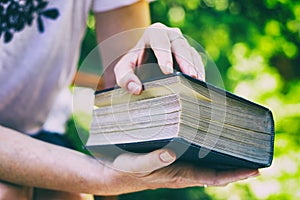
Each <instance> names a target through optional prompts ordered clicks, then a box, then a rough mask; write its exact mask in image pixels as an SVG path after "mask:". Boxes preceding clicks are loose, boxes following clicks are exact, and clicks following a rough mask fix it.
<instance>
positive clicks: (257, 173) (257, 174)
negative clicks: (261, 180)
mask: <svg viewBox="0 0 300 200" xmlns="http://www.w3.org/2000/svg"><path fill="white" fill-rule="evenodd" d="M259 175H260V173H259V171H257V172H255V173H253V174H251V175H250V176H249V178H254V177H257V176H259Z"/></svg>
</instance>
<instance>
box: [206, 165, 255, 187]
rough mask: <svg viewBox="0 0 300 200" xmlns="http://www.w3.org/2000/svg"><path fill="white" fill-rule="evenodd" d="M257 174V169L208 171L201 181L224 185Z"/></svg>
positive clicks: (212, 184) (209, 184) (208, 183)
mask: <svg viewBox="0 0 300 200" xmlns="http://www.w3.org/2000/svg"><path fill="white" fill-rule="evenodd" d="M257 175H259V171H258V170H257V169H237V170H228V171H208V172H207V173H206V176H205V177H204V178H205V179H203V177H202V182H203V183H204V185H207V186H224V185H227V184H229V183H232V182H236V181H239V180H244V179H247V178H249V177H253V176H257Z"/></svg>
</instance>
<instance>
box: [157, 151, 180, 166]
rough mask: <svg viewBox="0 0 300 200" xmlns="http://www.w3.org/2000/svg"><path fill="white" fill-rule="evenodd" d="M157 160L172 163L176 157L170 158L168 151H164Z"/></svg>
mask: <svg viewBox="0 0 300 200" xmlns="http://www.w3.org/2000/svg"><path fill="white" fill-rule="evenodd" d="M159 158H160V159H161V160H162V161H163V162H165V163H170V162H173V161H174V160H175V159H176V157H175V156H172V155H171V154H170V153H169V152H168V151H164V152H163V153H161V154H160V155H159Z"/></svg>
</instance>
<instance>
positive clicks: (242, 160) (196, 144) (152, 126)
mask: <svg viewBox="0 0 300 200" xmlns="http://www.w3.org/2000/svg"><path fill="white" fill-rule="evenodd" d="M95 106H96V108H95V109H94V111H93V119H92V123H91V127H90V137H89V139H88V142H87V149H88V150H89V151H91V152H92V154H93V155H95V156H96V157H97V156H99V157H101V156H103V155H105V156H112V157H113V156H117V155H118V154H120V153H123V152H127V151H130V152H135V153H146V152H150V151H153V150H155V149H159V148H169V149H172V150H173V151H174V152H175V153H176V154H177V158H178V162H190V163H194V164H196V165H201V166H209V167H213V168H218V169H227V168H262V167H268V166H270V165H271V163H272V159H273V148H274V121H273V116H272V112H271V111H270V110H269V109H267V108H265V107H263V106H261V105H258V104H256V103H254V102H251V101H249V100H246V99H244V98H242V97H239V96H237V95H235V94H232V93H230V92H228V91H225V90H223V89H220V88H217V87H215V86H213V85H210V84H208V83H206V82H203V81H200V80H197V79H194V78H192V77H190V76H187V75H185V74H182V73H180V72H176V73H174V74H171V75H162V74H161V75H160V76H158V77H156V78H155V79H147V80H144V81H143V91H142V93H141V95H137V96H136V95H130V94H128V93H127V91H125V90H124V89H122V88H111V89H107V90H102V91H98V92H96V93H95Z"/></svg>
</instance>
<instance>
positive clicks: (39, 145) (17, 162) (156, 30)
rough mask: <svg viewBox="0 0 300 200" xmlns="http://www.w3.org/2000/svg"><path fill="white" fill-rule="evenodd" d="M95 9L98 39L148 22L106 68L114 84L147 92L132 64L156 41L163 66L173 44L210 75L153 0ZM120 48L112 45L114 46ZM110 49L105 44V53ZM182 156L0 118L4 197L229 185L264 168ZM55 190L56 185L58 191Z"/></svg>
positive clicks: (188, 63)
mask: <svg viewBox="0 0 300 200" xmlns="http://www.w3.org/2000/svg"><path fill="white" fill-rule="evenodd" d="M95 17H96V27H97V28H96V29H97V38H98V41H99V42H101V41H104V40H105V39H107V38H108V37H110V36H111V35H114V34H116V33H119V32H121V31H125V30H129V29H132V28H138V27H148V28H147V29H145V31H144V32H143V33H142V34H141V35H140V39H139V40H138V39H136V40H135V39H133V40H132V41H131V43H128V44H126V45H127V46H125V47H124V48H127V49H128V50H130V49H131V50H130V51H129V52H128V54H126V55H125V56H124V57H122V58H121V59H120V60H119V62H118V63H117V64H116V66H115V68H113V67H112V66H108V67H107V70H106V72H105V74H104V75H105V76H104V82H105V84H106V86H107V87H108V86H110V85H114V84H115V83H117V84H119V85H120V86H121V87H123V88H125V89H127V90H128V92H130V93H132V94H140V93H141V82H140V80H139V79H138V78H137V77H136V76H135V74H134V73H133V70H134V67H135V66H134V64H139V62H140V61H141V57H142V55H143V47H145V46H147V47H149V46H150V47H152V48H153V50H154V52H155V55H156V56H157V58H158V62H159V65H160V67H161V69H162V71H163V72H164V73H171V72H172V71H173V69H172V67H171V66H172V64H173V60H172V57H171V53H170V52H171V51H173V52H175V54H177V55H180V56H175V57H176V58H175V59H176V60H177V62H178V63H179V65H180V67H181V69H182V71H183V72H185V73H187V74H189V75H191V76H194V77H196V78H199V79H202V80H204V68H203V64H202V62H201V58H200V57H199V56H198V54H196V51H195V50H194V49H193V48H191V47H190V46H189V45H188V43H187V42H186V40H184V39H183V38H181V37H180V36H181V33H180V31H179V30H178V29H173V28H168V27H166V26H164V25H162V24H154V25H151V26H149V24H150V17H149V7H148V3H146V2H145V1H141V2H139V3H136V4H133V5H131V6H127V7H123V8H120V9H116V10H113V11H108V12H104V13H96V14H95ZM132 19H135V20H132ZM101 27H106V28H101ZM117 49H118V48H116V49H114V48H113V47H112V49H110V51H117ZM105 51H106V50H105V49H104V48H102V49H101V53H103V54H104V55H105ZM104 63H105V59H104ZM175 160H176V156H175V154H174V153H173V152H172V151H170V150H167V149H160V150H156V151H154V152H151V153H148V154H122V155H120V156H118V157H117V158H116V159H115V160H114V161H111V162H107V161H97V160H95V159H94V158H92V157H89V156H87V155H84V154H82V153H80V152H77V151H73V150H70V149H66V148H63V147H59V146H56V145H52V144H48V143H45V142H42V141H38V140H36V139H33V138H31V137H29V136H26V135H24V134H22V133H19V132H17V131H15V130H12V129H8V128H5V127H3V126H0V180H1V182H0V191H1V195H2V196H1V195H0V199H31V198H32V196H33V195H37V196H35V198H36V199H39V198H40V199H46V196H43V194H48V195H47V198H48V199H51V198H52V199H59V198H62V197H63V198H66V199H81V198H82V196H81V195H80V193H89V194H95V195H103V196H105V195H119V194H124V193H128V192H135V191H141V190H145V189H156V188H184V187H191V186H203V185H209V186H222V185H226V184H228V183H231V182H235V181H238V180H243V179H246V178H248V177H251V176H256V175H258V170H255V169H254V170H253V169H252V170H250V169H238V170H231V171H223V172H222V171H215V170H213V169H206V168H196V167H195V166H192V165H187V164H185V165H183V164H177V163H176V164H172V163H173V162H174V161H175ZM33 188H43V189H41V190H40V191H39V189H35V190H33ZM54 190H55V192H54ZM58 191H61V192H58ZM49 192H52V194H53V196H52V197H51V196H49Z"/></svg>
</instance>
